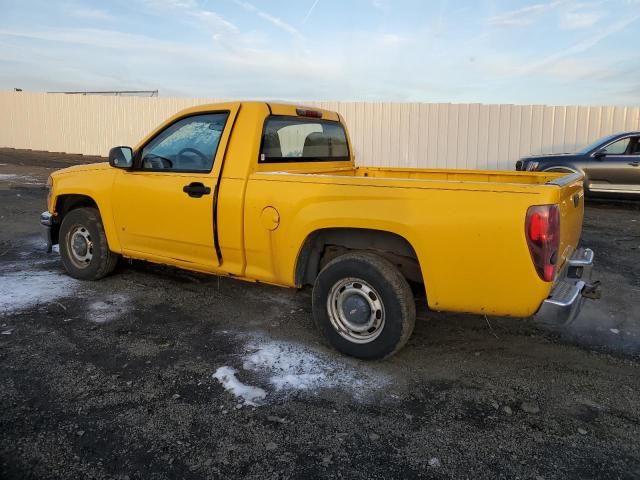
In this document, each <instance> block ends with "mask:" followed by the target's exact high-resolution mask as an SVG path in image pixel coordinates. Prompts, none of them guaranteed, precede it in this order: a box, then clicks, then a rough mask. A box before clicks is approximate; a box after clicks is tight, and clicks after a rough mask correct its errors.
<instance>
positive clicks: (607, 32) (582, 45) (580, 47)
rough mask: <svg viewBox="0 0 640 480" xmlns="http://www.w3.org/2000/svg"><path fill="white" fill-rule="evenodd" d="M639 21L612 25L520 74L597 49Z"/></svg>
mask: <svg viewBox="0 0 640 480" xmlns="http://www.w3.org/2000/svg"><path fill="white" fill-rule="evenodd" d="M638 19H640V15H635V16H633V17H630V18H627V19H626V20H621V21H619V22H617V23H614V24H611V25H610V26H609V27H608V28H603V29H602V30H601V31H600V32H599V33H596V34H594V35H592V36H591V37H590V38H588V39H587V40H583V41H582V42H578V43H576V44H575V45H572V46H571V47H569V48H566V49H565V50H561V51H559V52H557V53H554V54H553V55H549V56H547V57H545V58H543V59H542V60H539V61H537V62H534V63H532V64H529V65H527V66H525V67H524V68H522V69H521V70H520V72H519V73H520V74H527V73H532V72H535V71H537V70H540V69H542V68H544V67H545V66H546V65H548V64H550V63H552V62H555V61H557V60H559V59H562V58H566V57H570V56H572V55H576V54H579V53H582V52H585V51H586V50H589V49H590V48H593V47H595V46H596V45H597V44H599V43H600V42H601V41H603V40H604V39H606V38H608V37H610V36H611V35H614V34H616V33H619V32H621V31H623V30H625V29H626V28H627V27H628V26H629V25H631V24H632V23H634V22H636V21H637V20H638Z"/></svg>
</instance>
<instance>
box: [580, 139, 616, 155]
mask: <svg viewBox="0 0 640 480" xmlns="http://www.w3.org/2000/svg"><path fill="white" fill-rule="evenodd" d="M616 136H617V134H613V135H607V136H606V137H603V138H601V139H599V140H596V141H595V142H593V143H591V144H589V145H587V146H586V147H584V148H583V149H582V150H578V152H577V153H578V154H580V155H585V154H587V153H589V152H590V151H591V150H595V149H596V148H598V147H599V146H601V145H604V144H605V143H608V142H609V141H611V140H613V139H614V138H615V137H616Z"/></svg>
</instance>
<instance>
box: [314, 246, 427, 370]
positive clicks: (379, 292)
mask: <svg viewBox="0 0 640 480" xmlns="http://www.w3.org/2000/svg"><path fill="white" fill-rule="evenodd" d="M313 318H314V321H315V324H316V326H317V328H318V330H320V332H321V333H322V334H323V336H324V337H325V338H326V339H327V341H328V342H329V344H331V345H332V346H333V347H334V348H335V349H336V350H338V351H340V352H342V353H344V354H346V355H349V356H352V357H356V358H361V359H365V360H372V359H380V358H386V357H389V356H391V355H393V354H395V353H396V352H397V351H398V350H400V349H401V348H402V347H403V346H404V344H405V343H407V340H408V339H409V337H410V336H411V333H412V332H413V327H414V325H415V318H416V308H415V302H414V298H413V294H412V292H411V288H410V287H409V284H408V283H407V280H406V279H405V278H404V277H403V276H402V274H401V273H400V271H399V270H398V269H397V268H396V267H395V266H394V265H393V264H392V263H390V262H389V261H388V260H386V259H384V258H382V257H379V256H378V255H375V254H372V253H368V252H353V253H347V254H344V255H341V256H339V257H337V258H335V259H333V260H331V261H330V262H329V263H328V264H327V265H326V266H325V267H324V268H323V269H322V271H321V272H320V274H319V275H318V277H317V278H316V281H315V284H314V286H313Z"/></svg>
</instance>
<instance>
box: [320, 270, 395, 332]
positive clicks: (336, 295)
mask: <svg viewBox="0 0 640 480" xmlns="http://www.w3.org/2000/svg"><path fill="white" fill-rule="evenodd" d="M327 311H328V312H329V319H330V320H331V324H332V325H333V327H334V328H335V329H336V331H337V332H338V333H339V334H340V336H342V337H343V338H345V339H347V340H349V341H350V342H353V343H369V342H372V341H374V340H375V339H376V338H378V336H380V334H381V333H382V329H383V328H384V321H385V315H384V305H383V304H382V300H381V299H380V295H378V292H376V290H375V289H374V288H373V287H372V286H371V285H369V284H368V283H367V282H365V281H364V280H360V279H358V278H345V279H342V280H340V281H338V282H337V283H336V284H335V285H334V286H333V287H331V291H330V292H329V297H328V298H327Z"/></svg>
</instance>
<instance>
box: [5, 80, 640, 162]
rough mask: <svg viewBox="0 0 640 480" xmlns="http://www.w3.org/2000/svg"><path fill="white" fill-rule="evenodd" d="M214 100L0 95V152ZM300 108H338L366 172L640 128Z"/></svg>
mask: <svg viewBox="0 0 640 480" xmlns="http://www.w3.org/2000/svg"><path fill="white" fill-rule="evenodd" d="M215 101H216V100H214V99H203V98H193V99H191V98H189V99H187V98H162V97H160V98H158V97H152V98H140V97H106V96H82V95H63V94H46V93H26V92H18V93H14V92H0V146H2V147H13V148H30V149H33V150H49V151H55V152H68V153H83V154H90V155H106V154H107V152H108V150H109V148H110V147H112V146H114V145H133V144H135V143H136V142H137V141H138V140H139V139H140V138H141V137H142V136H144V135H145V134H146V133H148V132H149V131H150V130H151V129H153V128H154V127H155V126H157V125H158V124H159V123H161V122H162V121H163V120H165V119H166V118H167V117H168V116H170V115H172V114H174V113H175V112H177V111H178V110H181V109H183V108H186V107H189V106H192V105H197V104H202V103H211V102H215ZM303 103H304V104H306V105H310V106H318V107H323V108H327V109H329V110H337V111H338V112H340V113H341V114H342V115H343V116H344V118H345V120H346V122H347V124H348V126H349V131H350V133H351V140H352V142H353V144H354V147H355V151H356V155H357V162H358V163H359V164H361V165H372V166H392V167H442V168H445V167H446V168H504V169H512V168H513V164H514V162H515V161H516V160H517V159H518V158H520V157H522V156H524V155H528V154H538V153H551V152H571V151H575V150H576V149H578V148H580V147H582V146H583V145H586V144H588V143H590V142H591V141H593V140H596V139H597V138H599V137H601V136H604V135H606V134H609V133H613V132H617V131H623V130H640V108H639V107H607V106H603V107H600V106H580V107H578V106H543V105H480V104H448V103H447V104H443V103H439V104H435V103H432V104H427V103H364V102H303Z"/></svg>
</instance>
